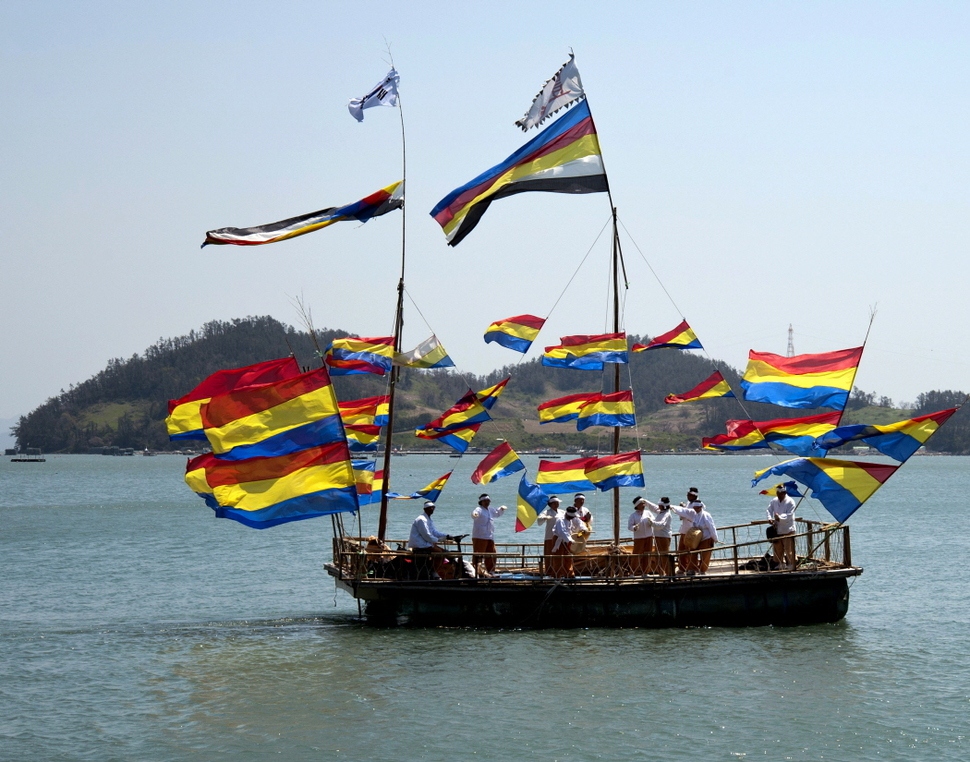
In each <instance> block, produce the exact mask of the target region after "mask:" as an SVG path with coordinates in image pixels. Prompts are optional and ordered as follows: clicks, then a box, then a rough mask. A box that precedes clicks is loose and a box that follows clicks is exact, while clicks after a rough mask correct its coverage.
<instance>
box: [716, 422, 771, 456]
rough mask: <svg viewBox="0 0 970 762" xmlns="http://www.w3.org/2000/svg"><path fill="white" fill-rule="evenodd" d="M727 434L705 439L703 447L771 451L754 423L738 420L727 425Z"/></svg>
mask: <svg viewBox="0 0 970 762" xmlns="http://www.w3.org/2000/svg"><path fill="white" fill-rule="evenodd" d="M725 428H726V429H727V433H726V434H718V435H717V436H715V437H704V438H703V439H702V440H701V446H703V448H704V449H705V450H770V449H771V446H770V445H769V444H768V442H767V440H766V439H765V437H764V435H763V434H762V433H761V432H760V431H759V430H758V427H757V426H755V424H754V421H750V420H738V421H727V422H726V423H725Z"/></svg>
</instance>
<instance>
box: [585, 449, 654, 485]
mask: <svg viewBox="0 0 970 762" xmlns="http://www.w3.org/2000/svg"><path fill="white" fill-rule="evenodd" d="M586 478H587V479H589V480H590V481H591V482H592V483H593V484H594V485H595V486H596V489H598V490H601V491H603V492H606V491H607V490H610V489H613V488H614V487H642V486H644V481H643V463H642V462H641V460H640V451H639V450H634V451H633V452H621V453H617V454H616V455H604V456H603V457H601V458H593V459H592V462H591V463H589V464H587V466H586Z"/></svg>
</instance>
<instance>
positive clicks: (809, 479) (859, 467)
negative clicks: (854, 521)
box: [751, 458, 899, 522]
mask: <svg viewBox="0 0 970 762" xmlns="http://www.w3.org/2000/svg"><path fill="white" fill-rule="evenodd" d="M898 468H899V466H890V465H886V464H885V463H861V462H858V461H852V460H835V459H834V458H795V459H794V460H786V461H785V462H784V463H779V464H777V465H775V466H771V467H770V468H765V469H762V470H761V471H757V472H755V475H754V479H753V480H752V482H751V486H752V487H753V486H754V485H756V484H757V483H758V482H760V481H761V480H762V479H765V478H766V477H768V476H788V477H791V478H792V479H795V480H796V481H799V482H801V483H802V484H804V485H805V486H806V487H808V488H809V489H811V490H812V497H814V498H815V499H816V500H819V501H821V503H822V505H823V506H825V510H827V511H828V512H829V513H831V514H832V515H833V516H834V517H835V519H836V520H837V521H839V522H844V521H847V520H848V518H849V516H851V515H852V514H853V513H855V512H856V511H857V510H858V509H859V507H860V506H861V505H862V504H863V503H864V502H866V500H868V499H869V498H870V497H872V495H873V493H874V492H875V491H876V490H877V489H879V488H880V487H881V486H882V485H883V484H884V483H885V482H886V480H887V479H889V477H890V476H892V475H893V474H894V473H896V469H898Z"/></svg>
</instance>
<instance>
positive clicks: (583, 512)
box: [573, 492, 593, 534]
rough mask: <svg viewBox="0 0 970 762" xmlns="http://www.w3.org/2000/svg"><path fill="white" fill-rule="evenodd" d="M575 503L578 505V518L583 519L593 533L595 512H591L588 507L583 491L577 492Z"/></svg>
mask: <svg viewBox="0 0 970 762" xmlns="http://www.w3.org/2000/svg"><path fill="white" fill-rule="evenodd" d="M573 505H574V506H575V507H576V518H577V519H579V520H580V521H582V522H583V523H584V524H585V525H586V528H587V529H588V530H589V532H590V534H592V533H593V514H592V513H590V511H589V508H587V507H586V495H584V494H583V493H582V492H577V493H576V496H575V497H574V498H573Z"/></svg>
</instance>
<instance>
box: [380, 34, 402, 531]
mask: <svg viewBox="0 0 970 762" xmlns="http://www.w3.org/2000/svg"><path fill="white" fill-rule="evenodd" d="M388 54H390V49H389V50H388ZM391 66H392V67H393V66H394V59H393V58H392V59H391ZM397 108H398V111H400V113H401V191H402V205H401V277H400V279H399V280H398V282H397V310H396V311H395V313H394V354H395V355H396V354H398V353H399V352H400V351H401V333H402V331H403V329H404V265H405V255H406V254H407V230H408V228H407V209H408V207H407V183H408V151H407V140H406V139H405V133H404V103H403V100H402V98H401V93H400V90H398V95H397ZM400 378H401V368H400V367H399V366H398V365H395V364H393V363H392V364H391V378H390V383H389V384H388V391H387V395H388V400H387V436H386V437H385V439H384V469H383V470H384V480H383V482H382V484H381V513H380V518H379V519H378V522H377V539H378V540H380V541H381V542H384V537H385V535H386V534H387V493H388V490H389V489H390V486H391V444H392V443H393V440H394V390H395V387H396V386H397V382H398V380H399V379H400Z"/></svg>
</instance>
